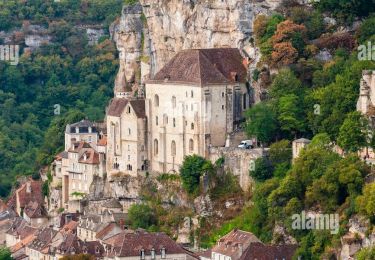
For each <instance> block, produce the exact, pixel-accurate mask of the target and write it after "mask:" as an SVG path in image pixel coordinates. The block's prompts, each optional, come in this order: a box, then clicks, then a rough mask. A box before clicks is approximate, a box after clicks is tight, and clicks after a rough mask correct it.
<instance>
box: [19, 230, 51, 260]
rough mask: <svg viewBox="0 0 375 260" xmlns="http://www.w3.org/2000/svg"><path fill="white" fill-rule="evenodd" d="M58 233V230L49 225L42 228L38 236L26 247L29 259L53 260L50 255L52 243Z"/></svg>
mask: <svg viewBox="0 0 375 260" xmlns="http://www.w3.org/2000/svg"><path fill="white" fill-rule="evenodd" d="M57 234H58V232H57V231H56V230H53V229H52V228H49V227H47V228H43V229H42V230H40V231H39V232H38V234H37V236H36V238H35V239H34V240H33V241H32V242H31V244H29V245H28V246H27V247H26V255H28V256H29V260H41V259H43V260H53V257H51V256H50V244H51V243H52V241H53V239H54V238H55V236H56V235H57Z"/></svg>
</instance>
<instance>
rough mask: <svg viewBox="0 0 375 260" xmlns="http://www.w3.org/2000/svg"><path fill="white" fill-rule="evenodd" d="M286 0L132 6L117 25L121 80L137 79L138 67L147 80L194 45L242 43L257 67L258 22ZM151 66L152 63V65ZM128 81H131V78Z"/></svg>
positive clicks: (148, 1) (152, 0) (153, 1)
mask: <svg viewBox="0 0 375 260" xmlns="http://www.w3.org/2000/svg"><path fill="white" fill-rule="evenodd" d="M281 2H282V1H281V0H257V1H255V0H251V1H249V0H140V3H139V4H137V5H134V6H130V7H129V6H126V7H124V9H123V12H122V17H121V19H120V20H119V21H117V22H116V23H115V24H114V25H113V26H112V27H111V34H112V38H113V39H114V40H115V42H116V44H117V47H118V50H119V51H120V70H119V75H118V76H117V80H116V84H117V86H119V85H118V84H120V85H121V84H126V81H128V82H129V81H130V82H132V79H135V80H134V81H135V82H136V83H138V82H137V81H138V80H140V77H137V74H138V73H139V72H138V71H137V70H138V68H139V67H140V65H141V64H142V68H145V69H146V70H147V71H146V72H144V71H142V73H140V75H142V78H143V79H144V78H147V75H145V74H146V73H147V74H148V72H149V73H150V74H151V75H153V74H155V73H156V72H157V71H158V70H159V69H160V68H162V67H163V66H164V65H165V64H166V63H167V62H168V61H169V60H170V59H171V58H172V57H173V56H174V55H175V54H176V53H177V52H179V51H180V50H183V49H192V48H215V47H237V48H239V49H240V50H242V51H243V54H244V56H248V57H249V58H250V59H251V60H252V61H253V63H252V64H250V66H255V64H256V62H257V61H258V59H259V52H258V51H257V49H256V48H255V47H254V46H253V45H252V43H251V38H252V32H253V28H252V25H253V20H254V18H255V17H256V15H258V14H268V13H270V12H272V10H274V9H275V8H276V7H277V6H278V5H279V4H280V3H281ZM147 65H149V66H147ZM125 79H126V80H125Z"/></svg>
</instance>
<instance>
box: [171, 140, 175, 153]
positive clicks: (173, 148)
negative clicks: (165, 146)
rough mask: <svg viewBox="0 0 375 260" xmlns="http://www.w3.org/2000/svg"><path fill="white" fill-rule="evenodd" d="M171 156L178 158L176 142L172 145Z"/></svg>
mask: <svg viewBox="0 0 375 260" xmlns="http://www.w3.org/2000/svg"><path fill="white" fill-rule="evenodd" d="M171 154H172V156H176V142H175V141H172V144H171Z"/></svg>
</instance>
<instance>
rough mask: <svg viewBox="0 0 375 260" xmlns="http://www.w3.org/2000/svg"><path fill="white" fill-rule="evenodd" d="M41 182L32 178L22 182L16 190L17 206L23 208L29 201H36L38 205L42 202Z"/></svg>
mask: <svg viewBox="0 0 375 260" xmlns="http://www.w3.org/2000/svg"><path fill="white" fill-rule="evenodd" d="M42 185H43V184H42V182H41V181H34V180H32V179H30V180H28V181H27V182H26V183H24V184H23V185H22V186H21V187H20V188H19V189H17V190H16V195H17V197H18V201H17V203H19V204H20V205H19V207H20V208H23V207H26V205H27V204H29V202H30V201H35V202H38V203H39V204H40V205H43V204H44V198H43V194H42Z"/></svg>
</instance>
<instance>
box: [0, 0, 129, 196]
mask: <svg viewBox="0 0 375 260" xmlns="http://www.w3.org/2000/svg"><path fill="white" fill-rule="evenodd" d="M123 3H124V1H122V0H106V1H102V0H89V1H85V0H61V1H52V0H48V1H46V0H31V1H20V0H9V1H8V0H7V1H0V31H1V30H4V31H8V32H9V31H12V30H13V29H16V28H20V27H21V26H22V24H23V23H24V22H26V21H27V23H30V24H37V25H42V26H44V27H45V28H47V29H48V34H49V35H50V36H51V37H52V40H51V44H49V45H45V46H41V47H40V48H39V49H38V50H36V51H34V52H32V53H31V54H30V53H25V54H24V55H22V56H21V57H20V61H19V63H18V65H17V66H11V65H9V64H8V63H4V62H0V176H2V178H1V179H0V197H5V196H7V195H8V194H9V191H10V189H11V186H12V184H13V183H14V181H15V177H16V176H19V175H31V174H34V177H35V178H37V177H38V176H37V175H38V170H39V168H40V167H41V166H42V165H45V164H47V163H49V162H50V161H51V159H52V158H53V156H54V155H55V154H56V153H57V152H59V151H61V148H62V145H63V142H64V128H65V125H66V124H67V123H72V122H74V121H77V120H81V119H83V118H85V117H87V118H89V119H91V120H102V119H103V118H104V111H105V106H106V105H107V103H108V100H109V98H110V97H111V96H112V93H113V91H112V90H113V82H114V77H115V76H116V73H117V69H118V58H117V51H116V48H115V46H114V44H113V43H112V42H111V41H110V40H108V39H107V38H108V36H107V37H103V38H101V39H100V40H99V44H98V45H96V46H89V45H88V41H87V37H86V33H85V31H84V30H79V29H78V28H77V25H82V24H91V25H98V26H99V27H103V28H105V30H106V34H107V35H109V33H108V25H109V24H110V23H111V22H112V21H114V20H115V18H116V17H118V16H120V14H121V7H122V4H123ZM1 41H2V39H0V44H1ZM19 44H21V46H20V47H21V50H20V52H21V54H22V53H23V48H24V47H25V45H24V43H23V41H21V42H20V43H19ZM56 105H58V106H60V107H59V108H60V114H58V110H56V109H57V108H58V107H57V106H56Z"/></svg>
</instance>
